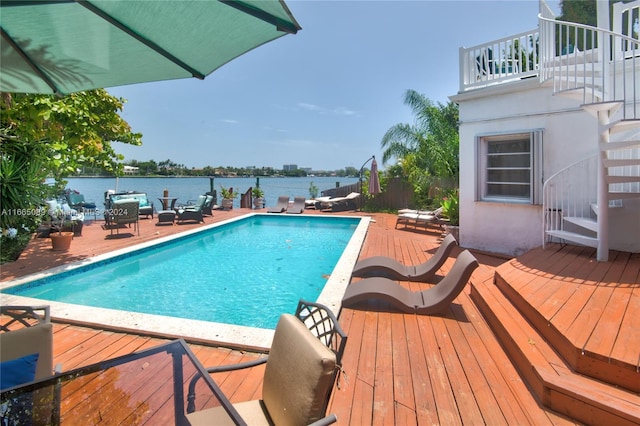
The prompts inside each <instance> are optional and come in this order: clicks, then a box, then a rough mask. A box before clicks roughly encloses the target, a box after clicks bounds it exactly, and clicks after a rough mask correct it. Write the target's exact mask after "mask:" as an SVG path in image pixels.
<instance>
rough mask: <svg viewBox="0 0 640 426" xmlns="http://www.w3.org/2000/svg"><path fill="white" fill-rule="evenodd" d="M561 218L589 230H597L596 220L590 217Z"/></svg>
mask: <svg viewBox="0 0 640 426" xmlns="http://www.w3.org/2000/svg"><path fill="white" fill-rule="evenodd" d="M563 219H564V220H565V221H566V222H569V223H573V224H574V225H578V226H579V227H581V228H585V229H588V230H589V231H593V232H598V221H597V220H595V219H592V218H590V217H574V216H565V217H564V218H563Z"/></svg>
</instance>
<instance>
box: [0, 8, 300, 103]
mask: <svg viewBox="0 0 640 426" xmlns="http://www.w3.org/2000/svg"><path fill="white" fill-rule="evenodd" d="M299 29H300V26H299V25H298V23H297V22H296V20H295V18H294V17H293V16H292V14H291V12H290V11H289V9H288V7H287V6H286V4H285V3H284V2H283V1H279V0H258V1H255V0H248V1H236V0H156V1H154V0H89V1H82V0H77V1H73V0H40V1H38V0H0V30H1V32H2V38H1V44H0V47H1V57H0V91H4V92H20V93H59V94H67V93H71V92H76V91H81V90H89V89H95V88H100V87H113V86H121V85H126V84H133V83H142V82H148V81H158V80H172V79H179V78H188V77H196V78H199V79H204V78H205V77H206V76H207V75H209V74H210V73H212V72H213V71H214V70H216V69H217V68H219V67H220V66H222V65H224V64H225V63H227V62H229V61H230V60H232V59H234V58H236V57H238V56H240V55H242V54H243V53H246V52H247V51H249V50H252V49H253V48H255V47H257V46H260V45H262V44H264V43H267V42H269V41H271V40H274V39H276V38H278V37H281V36H283V35H285V34H295V33H296V32H297V31H298V30H299Z"/></svg>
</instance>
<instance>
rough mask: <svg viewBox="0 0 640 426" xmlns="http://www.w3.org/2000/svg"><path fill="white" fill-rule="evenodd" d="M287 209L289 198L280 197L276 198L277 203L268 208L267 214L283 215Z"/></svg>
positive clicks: (286, 196) (285, 196)
mask: <svg viewBox="0 0 640 426" xmlns="http://www.w3.org/2000/svg"><path fill="white" fill-rule="evenodd" d="M288 207H289V196H288V195H281V196H279V197H278V202H277V203H276V205H275V206H274V207H269V208H268V209H267V213H284V212H286V211H287V208H288Z"/></svg>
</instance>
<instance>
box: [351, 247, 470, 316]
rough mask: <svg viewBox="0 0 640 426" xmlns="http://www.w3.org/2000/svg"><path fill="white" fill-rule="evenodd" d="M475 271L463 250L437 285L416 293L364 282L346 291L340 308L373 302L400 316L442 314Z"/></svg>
mask: <svg viewBox="0 0 640 426" xmlns="http://www.w3.org/2000/svg"><path fill="white" fill-rule="evenodd" d="M477 267H478V261H477V260H476V258H475V257H473V255H472V254H471V253H470V252H469V251H468V250H464V251H463V252H462V253H460V255H459V256H458V258H457V259H456V262H455V264H454V265H453V267H452V268H451V271H449V273H448V274H447V275H446V276H445V277H444V278H443V279H442V280H441V281H440V282H439V283H438V284H436V285H435V286H434V287H431V288H429V289H427V290H423V291H416V292H413V291H411V290H408V289H407V288H405V287H403V286H401V285H400V284H398V283H396V282H395V281H392V280H390V279H387V278H379V277H375V278H365V279H364V280H361V281H357V282H354V283H351V284H350V285H349V286H348V287H347V291H345V293H344V297H343V299H342V306H343V307H349V308H355V307H356V305H357V303H358V302H361V301H365V300H370V299H375V300H383V301H386V302H388V303H389V305H391V306H393V307H395V308H396V309H398V310H400V311H402V312H407V313H416V314H419V315H432V314H443V313H446V311H447V309H448V308H449V305H451V302H453V300H454V299H455V298H456V297H457V296H458V295H459V294H460V292H462V290H463V289H464V287H465V286H466V285H467V283H468V282H469V278H471V274H472V273H473V271H474V270H475V269H476V268H477Z"/></svg>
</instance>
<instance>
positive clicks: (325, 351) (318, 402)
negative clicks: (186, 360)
mask: <svg viewBox="0 0 640 426" xmlns="http://www.w3.org/2000/svg"><path fill="white" fill-rule="evenodd" d="M346 339H347V336H346V334H345V333H344V332H343V331H342V329H341V327H340V325H339V324H338V322H337V319H336V317H335V316H334V314H333V313H332V312H331V311H330V310H329V309H328V308H327V307H326V306H323V305H321V304H317V303H313V302H307V301H303V300H301V301H300V303H299V304H298V309H297V310H296V315H295V316H294V315H291V314H282V315H281V316H280V320H279V321H278V325H277V326H276V330H275V333H274V336H273V343H272V345H271V349H270V350H269V355H268V356H267V357H263V358H260V359H257V360H254V361H249V362H245V363H240V364H235V365H229V366H219V367H212V368H208V369H207V371H208V372H209V373H217V372H227V371H233V370H239V369H244V368H248V367H254V366H256V365H261V364H266V366H265V372H264V378H263V384H262V399H260V400H254V401H246V402H240V403H236V404H234V408H235V409H236V410H237V411H238V412H239V413H240V415H241V417H242V418H243V420H244V421H245V422H246V423H247V424H250V425H307V424H314V425H323V424H331V423H334V422H335V421H336V420H337V418H336V416H335V415H333V414H331V415H328V416H327V415H326V410H327V405H328V403H329V397H330V396H331V390H332V389H333V386H334V382H335V381H336V378H337V377H338V373H339V371H340V368H341V361H342V354H343V351H344V346H345V343H346ZM199 379H200V377H199V376H196V377H195V378H194V379H192V381H191V383H190V385H189V395H188V405H187V413H188V414H187V419H188V420H189V422H190V423H191V424H192V425H210V424H211V423H212V422H214V421H215V420H214V419H216V410H222V409H223V408H222V407H216V408H209V409H204V410H200V411H196V403H195V398H196V391H195V387H196V383H197V382H198V380H199Z"/></svg>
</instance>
